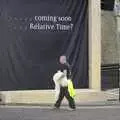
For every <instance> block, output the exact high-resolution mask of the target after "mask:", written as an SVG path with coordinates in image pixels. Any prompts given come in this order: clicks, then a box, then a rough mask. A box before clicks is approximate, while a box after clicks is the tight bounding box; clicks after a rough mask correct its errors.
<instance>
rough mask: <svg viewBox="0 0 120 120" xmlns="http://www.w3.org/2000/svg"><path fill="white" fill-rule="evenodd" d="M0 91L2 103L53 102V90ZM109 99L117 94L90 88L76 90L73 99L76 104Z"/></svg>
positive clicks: (116, 97)
mask: <svg viewBox="0 0 120 120" xmlns="http://www.w3.org/2000/svg"><path fill="white" fill-rule="evenodd" d="M1 93H2V98H4V99H3V103H4V104H18V103H19V104H53V103H54V102H55V97H54V94H55V92H54V90H33V91H3V92H1ZM110 99H118V95H114V94H110V93H108V92H103V91H95V90H90V89H78V90H76V97H75V101H76V103H78V104H79V103H83V102H84V103H85V102H92V101H107V100H110ZM64 103H65V104H66V103H67V100H66V99H64V101H63V104H64Z"/></svg>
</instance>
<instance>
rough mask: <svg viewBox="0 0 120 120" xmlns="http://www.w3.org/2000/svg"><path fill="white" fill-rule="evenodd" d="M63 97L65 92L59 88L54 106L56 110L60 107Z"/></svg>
mask: <svg viewBox="0 0 120 120" xmlns="http://www.w3.org/2000/svg"><path fill="white" fill-rule="evenodd" d="M64 96H65V90H64V88H63V87H61V88H60V93H59V97H58V100H57V101H56V103H55V105H54V106H55V107H56V108H59V107H60V105H61V102H62V100H63V98H64Z"/></svg>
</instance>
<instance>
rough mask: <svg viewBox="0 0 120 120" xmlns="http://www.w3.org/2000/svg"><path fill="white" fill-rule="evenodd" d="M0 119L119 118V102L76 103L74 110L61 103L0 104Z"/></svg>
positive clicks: (106, 119)
mask: <svg viewBox="0 0 120 120" xmlns="http://www.w3.org/2000/svg"><path fill="white" fill-rule="evenodd" d="M0 120H120V103H119V102H116V103H115V101H114V103H113V101H112V102H111V101H110V103H108V104H107V103H104V104H103V102H101V103H100V102H99V103H98V102H96V103H95V102H94V104H93V103H87V104H79V105H77V108H76V111H71V110H69V108H68V106H66V105H62V106H61V108H60V109H59V110H54V109H52V105H37V104H36V105H28V104H27V105H23V104H21V105H0Z"/></svg>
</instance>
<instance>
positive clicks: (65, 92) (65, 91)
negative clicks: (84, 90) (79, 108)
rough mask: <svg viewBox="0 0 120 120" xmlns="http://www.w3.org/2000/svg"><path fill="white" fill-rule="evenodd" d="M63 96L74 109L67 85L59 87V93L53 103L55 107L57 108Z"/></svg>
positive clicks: (73, 102)
mask: <svg viewBox="0 0 120 120" xmlns="http://www.w3.org/2000/svg"><path fill="white" fill-rule="evenodd" d="M64 96H65V97H66V98H67V100H68V102H69V107H70V108H73V109H75V101H74V99H73V98H72V97H71V96H70V94H69V92H68V87H61V88H60V94H59V97H58V100H57V101H56V103H55V107H57V108H59V107H60V105H61V102H62V100H63V98H64Z"/></svg>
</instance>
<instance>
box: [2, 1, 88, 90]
mask: <svg viewBox="0 0 120 120" xmlns="http://www.w3.org/2000/svg"><path fill="white" fill-rule="evenodd" d="M87 1H88V0H0V90H30V89H33V90H35V89H52V88H53V87H54V83H53V81H52V76H53V74H54V73H55V72H56V71H57V70H58V66H59V65H58V64H59V63H58V59H59V56H60V55H62V54H64V55H66V56H67V59H68V61H69V63H70V64H71V66H72V75H73V82H74V85H75V87H76V88H87V87H88V29H87V27H88V17H87V16H88V15H87V7H88V6H87Z"/></svg>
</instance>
